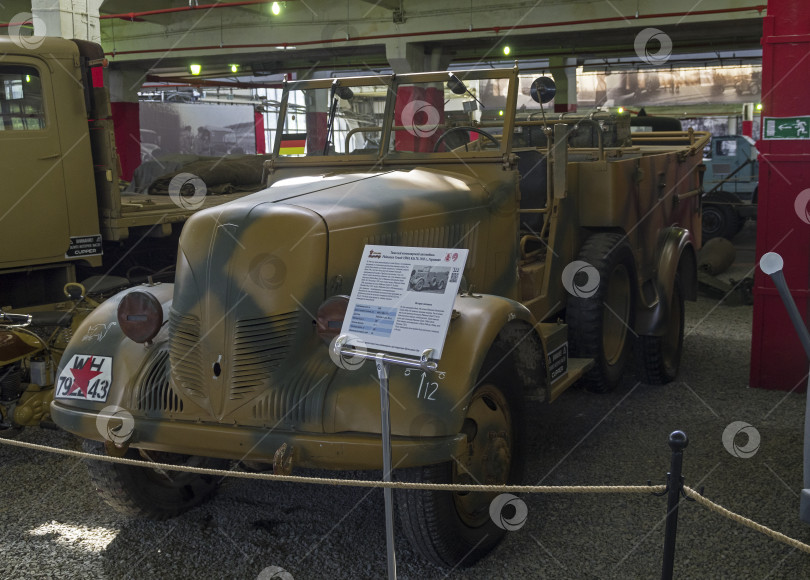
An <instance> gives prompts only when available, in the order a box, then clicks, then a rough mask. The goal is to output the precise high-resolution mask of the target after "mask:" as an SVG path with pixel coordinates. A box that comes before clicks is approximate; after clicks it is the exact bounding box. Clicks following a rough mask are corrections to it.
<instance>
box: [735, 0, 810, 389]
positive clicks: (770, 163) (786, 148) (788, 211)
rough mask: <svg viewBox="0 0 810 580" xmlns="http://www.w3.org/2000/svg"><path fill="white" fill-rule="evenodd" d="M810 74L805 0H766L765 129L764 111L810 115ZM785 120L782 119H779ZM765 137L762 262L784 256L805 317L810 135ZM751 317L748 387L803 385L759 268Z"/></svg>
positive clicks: (789, 337) (784, 321) (777, 305)
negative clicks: (767, 255)
mask: <svg viewBox="0 0 810 580" xmlns="http://www.w3.org/2000/svg"><path fill="white" fill-rule="evenodd" d="M808 78H810V18H808V17H807V6H806V2H805V0H769V1H768V15H767V16H766V17H765V18H764V21H763V38H762V106H763V110H762V131H763V132H765V131H767V130H768V127H767V120H766V117H801V116H808V115H810V99H808V97H807V79H808ZM780 124H784V123H779V122H778V121H777V122H776V125H780ZM772 130H773V127H772ZM760 137H761V140H760V141H759V142H758V144H757V148H758V149H759V152H760V154H759V208H758V216H757V252H756V254H757V262H759V259H760V257H762V255H763V254H764V253H766V252H777V253H779V254H781V255H782V257H783V258H784V261H785V267H784V273H785V279H786V281H787V284H788V287H789V288H790V290H791V294H792V295H793V298H794V299H795V301H796V304H797V306H798V308H799V311H800V312H801V313H802V314H803V316H804V319H805V323H806V322H807V320H808V306H809V304H810V302H809V301H808V297H809V296H810V291H808V288H810V213H808V209H810V208H808V206H807V203H806V202H807V199H806V198H810V191H808V194H805V195H802V196H800V194H801V193H802V192H803V191H805V190H808V188H810V140H807V139H803V138H799V139H785V140H775V139H770V138H764V139H762V137H767V135H761V136H760ZM797 199H799V200H800V201H799V203H798V204H797V203H796V202H797ZM803 202H804V203H803ZM797 206H802V207H797ZM753 322H754V323H753V336H752V341H751V374H750V384H751V386H752V387H760V388H766V389H781V390H793V389H796V390H804V385H805V381H806V378H805V377H806V376H807V369H808V361H807V358H806V356H805V354H804V351H803V350H802V347H801V345H800V343H799V339H798V337H797V336H796V333H795V331H794V329H793V327H792V325H791V323H790V320H789V319H788V316H787V312H786V310H785V307H784V306H783V305H782V302H781V300H780V299H779V296H778V294H777V291H776V288H775V287H774V285H773V283H772V282H771V281H770V279H769V278H768V276H766V275H764V274H763V273H762V272H761V271H760V270H759V268H757V271H756V274H755V278H754V321H753Z"/></svg>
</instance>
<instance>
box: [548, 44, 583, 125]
mask: <svg viewBox="0 0 810 580" xmlns="http://www.w3.org/2000/svg"><path fill="white" fill-rule="evenodd" d="M548 62H549V67H550V68H551V76H552V77H554V82H555V83H556V84H557V96H556V97H554V112H555V113H567V112H569V111H570V112H572V113H573V112H576V110H577V68H576V64H577V59H575V58H564V57H561V56H552V57H551V58H550V59H549V60H548Z"/></svg>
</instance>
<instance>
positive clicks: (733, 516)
mask: <svg viewBox="0 0 810 580" xmlns="http://www.w3.org/2000/svg"><path fill="white" fill-rule="evenodd" d="M683 490H684V492H685V493H686V495H687V497H689V498H691V499H693V500H695V501H696V502H697V503H699V504H700V505H702V506H703V507H705V508H707V509H708V510H709V511H713V512H715V513H718V514H720V515H721V516H723V517H726V518H728V519H730V520H732V521H735V522H737V523H738V524H740V525H743V526H745V527H747V528H751V529H752V530H756V531H757V532H760V533H762V534H765V535H766V536H769V537H771V538H773V539H774V540H776V541H778V542H782V543H783V544H787V545H788V546H791V547H793V548H796V549H797V550H801V551H802V552H805V553H807V554H810V545H807V544H805V543H804V542H800V541H799V540H794V539H793V538H791V537H789V536H786V535H785V534H782V533H780V532H777V531H775V530H772V529H770V528H769V527H767V526H763V525H762V524H758V523H757V522H755V521H754V520H750V519H748V518H746V517H745V516H741V515H740V514H738V513H734V512H733V511H731V510H729V509H726V508H724V507H723V506H721V505H719V504H716V503H714V502H713V501H711V500H710V499H706V498H705V497H703V496H702V495H700V494H699V493H698V492H697V491H695V490H694V489H692V488H691V487H688V486H686V485H685V486H683Z"/></svg>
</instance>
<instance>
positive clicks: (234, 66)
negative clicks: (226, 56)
mask: <svg viewBox="0 0 810 580" xmlns="http://www.w3.org/2000/svg"><path fill="white" fill-rule="evenodd" d="M231 72H232V73H238V72H239V65H238V64H232V65H231Z"/></svg>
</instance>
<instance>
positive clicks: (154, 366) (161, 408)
mask: <svg viewBox="0 0 810 580" xmlns="http://www.w3.org/2000/svg"><path fill="white" fill-rule="evenodd" d="M135 408H136V409H138V410H139V411H144V412H147V413H149V412H166V411H168V412H170V413H179V412H181V411H182V410H183V401H182V399H180V397H179V396H178V394H177V393H176V392H175V391H174V389H172V388H171V386H170V385H169V352H168V351H165V350H164V351H161V352H160V353H158V355H157V356H155V357H154V358H153V359H152V361H151V362H150V363H149V366H148V367H147V368H146V371H145V372H144V374H143V378H142V380H141V382H140V388H139V390H138V398H137V400H136V402H135Z"/></svg>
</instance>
